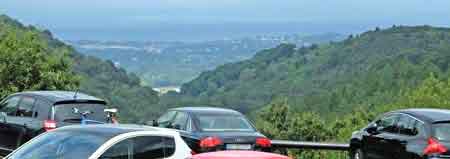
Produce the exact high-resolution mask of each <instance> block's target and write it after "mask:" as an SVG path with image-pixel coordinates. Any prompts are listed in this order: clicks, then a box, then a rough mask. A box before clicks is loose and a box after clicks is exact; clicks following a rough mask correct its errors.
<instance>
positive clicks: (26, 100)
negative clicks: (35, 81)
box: [17, 96, 36, 117]
mask: <svg viewBox="0 0 450 159" xmlns="http://www.w3.org/2000/svg"><path fill="white" fill-rule="evenodd" d="M35 101H36V99H35V98H33V97H28V96H23V97H22V100H20V102H19V107H18V109H17V116H20V117H32V116H33V106H34V102H35Z"/></svg>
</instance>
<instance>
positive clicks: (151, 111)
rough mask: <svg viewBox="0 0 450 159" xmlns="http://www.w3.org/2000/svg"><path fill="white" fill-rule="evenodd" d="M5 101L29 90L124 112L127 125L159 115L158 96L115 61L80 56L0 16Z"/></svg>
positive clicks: (45, 33)
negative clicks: (76, 94)
mask: <svg viewBox="0 0 450 159" xmlns="http://www.w3.org/2000/svg"><path fill="white" fill-rule="evenodd" d="M0 60H1V61H2V63H1V64H0V84H1V85H2V88H1V92H0V93H1V94H0V95H1V96H2V97H4V96H5V95H7V94H10V93H13V92H17V91H25V90H61V89H64V90H73V91H75V90H77V89H79V90H80V91H82V92H86V93H89V94H92V95H94V96H98V97H100V98H104V99H106V100H108V101H109V103H110V105H111V107H117V108H120V112H119V113H120V117H121V119H122V121H125V122H142V121H146V120H148V118H154V116H155V114H158V113H159V111H160V110H159V109H158V108H157V105H156V104H157V103H158V96H157V93H156V92H154V91H153V90H152V89H151V88H150V87H143V86H141V85H140V83H141V82H140V79H139V78H138V77H137V76H136V75H134V74H129V73H127V72H126V71H125V70H123V69H121V68H117V67H115V66H114V64H113V63H112V62H111V61H102V60H99V59H97V58H94V57H89V56H84V55H81V54H79V53H77V52H76V51H75V50H74V49H73V48H72V47H70V46H68V45H66V44H64V43H62V42H61V41H59V40H57V39H55V38H53V36H52V35H51V33H50V31H47V30H44V31H42V30H40V29H37V28H35V27H33V26H24V25H22V24H21V23H19V22H18V21H16V20H13V19H11V18H9V17H7V16H5V15H2V16H0Z"/></svg>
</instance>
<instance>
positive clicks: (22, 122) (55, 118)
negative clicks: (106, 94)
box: [0, 91, 107, 154]
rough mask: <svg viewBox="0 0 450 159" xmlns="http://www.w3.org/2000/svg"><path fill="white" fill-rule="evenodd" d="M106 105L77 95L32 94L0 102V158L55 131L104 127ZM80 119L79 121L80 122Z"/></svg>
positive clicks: (27, 93) (9, 97)
mask: <svg viewBox="0 0 450 159" xmlns="http://www.w3.org/2000/svg"><path fill="white" fill-rule="evenodd" d="M105 107H106V102H105V101H103V100H101V99H98V98H95V97H92V96H89V95H86V94H83V93H77V92H65V91H35V92H22V93H16V94H13V95H10V96H8V97H7V98H5V99H4V100H2V101H1V102H0V154H7V153H10V152H11V151H13V150H14V149H16V148H17V147H18V146H20V145H22V144H23V143H25V142H27V141H28V140H30V139H31V138H33V137H35V136H37V135H39V134H41V133H43V132H46V131H50V130H51V129H55V128H57V127H61V126H65V125H71V124H80V123H81V122H82V121H83V122H86V121H88V122H90V123H104V122H105V120H107V118H106V114H105V113H104V109H105ZM82 118H83V119H82Z"/></svg>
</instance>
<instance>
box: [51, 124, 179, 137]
mask: <svg viewBox="0 0 450 159" xmlns="http://www.w3.org/2000/svg"><path fill="white" fill-rule="evenodd" d="M56 130H58V131H85V132H92V133H106V134H113V135H120V134H125V133H131V132H138V131H154V132H161V134H169V135H170V134H177V132H176V131H174V130H170V129H164V128H157V127H151V126H145V125H135V124H91V125H70V126H64V127H61V128H58V129H56Z"/></svg>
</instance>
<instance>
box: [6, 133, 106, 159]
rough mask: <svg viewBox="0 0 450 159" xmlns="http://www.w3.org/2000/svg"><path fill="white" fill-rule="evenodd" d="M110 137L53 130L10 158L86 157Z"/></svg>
mask: <svg viewBox="0 0 450 159" xmlns="http://www.w3.org/2000/svg"><path fill="white" fill-rule="evenodd" d="M110 138H111V136H107V135H106V136H105V134H100V133H85V132H79V131H72V130H63V131H61V130H60V131H53V132H49V133H46V134H44V135H43V136H40V137H38V138H36V140H33V141H32V142H31V143H27V144H26V145H24V146H23V147H21V148H20V149H19V150H17V151H16V152H15V153H14V154H13V155H12V156H11V157H9V159H85V158H89V156H91V155H92V154H93V153H94V152H95V151H96V150H97V149H98V148H99V147H100V146H101V145H102V144H103V143H104V142H106V141H107V140H109V139H110Z"/></svg>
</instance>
